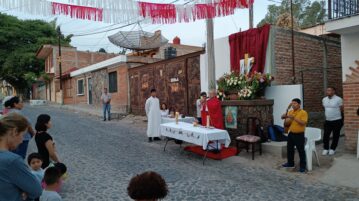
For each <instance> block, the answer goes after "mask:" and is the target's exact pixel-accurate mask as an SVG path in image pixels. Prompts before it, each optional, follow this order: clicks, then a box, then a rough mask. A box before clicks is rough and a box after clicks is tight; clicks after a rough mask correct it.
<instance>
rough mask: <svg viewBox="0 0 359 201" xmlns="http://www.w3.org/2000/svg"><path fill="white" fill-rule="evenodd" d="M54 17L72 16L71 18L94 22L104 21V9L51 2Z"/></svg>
mask: <svg viewBox="0 0 359 201" xmlns="http://www.w3.org/2000/svg"><path fill="white" fill-rule="evenodd" d="M51 4H52V14H53V15H59V14H63V15H70V17H71V18H76V19H87V20H94V21H102V20H103V9H102V8H93V7H86V6H77V5H70V4H63V3H56V2H51Z"/></svg>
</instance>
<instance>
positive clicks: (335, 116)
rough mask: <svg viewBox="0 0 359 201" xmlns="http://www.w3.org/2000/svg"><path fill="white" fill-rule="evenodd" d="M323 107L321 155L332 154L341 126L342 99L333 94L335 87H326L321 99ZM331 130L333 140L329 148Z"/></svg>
mask: <svg viewBox="0 0 359 201" xmlns="http://www.w3.org/2000/svg"><path fill="white" fill-rule="evenodd" d="M322 104H323V107H324V109H325V123H324V137H323V143H324V150H323V153H322V155H327V154H329V155H334V154H335V149H336V148H337V145H338V141H339V136H340V130H341V128H342V126H343V120H342V111H343V99H342V98H340V97H339V96H337V95H335V88H334V87H328V88H327V97H325V98H323V100H322ZM332 132H333V141H332V144H331V146H330V148H329V141H330V134H331V133H332Z"/></svg>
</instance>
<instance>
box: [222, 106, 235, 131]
mask: <svg viewBox="0 0 359 201" xmlns="http://www.w3.org/2000/svg"><path fill="white" fill-rule="evenodd" d="M237 111H238V108H237V107H236V106H227V107H226V109H225V117H224V120H225V125H226V128H231V129H237Z"/></svg>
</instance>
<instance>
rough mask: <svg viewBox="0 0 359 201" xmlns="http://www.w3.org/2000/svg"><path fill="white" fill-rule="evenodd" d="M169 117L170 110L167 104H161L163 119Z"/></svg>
mask: <svg viewBox="0 0 359 201" xmlns="http://www.w3.org/2000/svg"><path fill="white" fill-rule="evenodd" d="M168 115H169V110H168V108H167V105H166V103H162V104H161V117H167V116H168Z"/></svg>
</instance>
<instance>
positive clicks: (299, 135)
mask: <svg viewBox="0 0 359 201" xmlns="http://www.w3.org/2000/svg"><path fill="white" fill-rule="evenodd" d="M291 104H292V108H293V110H291V111H289V112H288V114H283V115H282V119H290V121H291V124H290V127H289V134H288V142H287V159H288V161H287V163H285V164H283V165H282V166H283V167H285V168H294V147H296V148H297V150H298V153H299V158H300V168H299V171H300V172H302V173H305V171H306V159H305V150H304V146H305V136H304V131H305V127H306V125H307V123H308V113H307V112H306V111H304V110H303V109H301V108H300V105H301V101H300V99H298V98H295V99H293V100H292V103H291Z"/></svg>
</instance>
